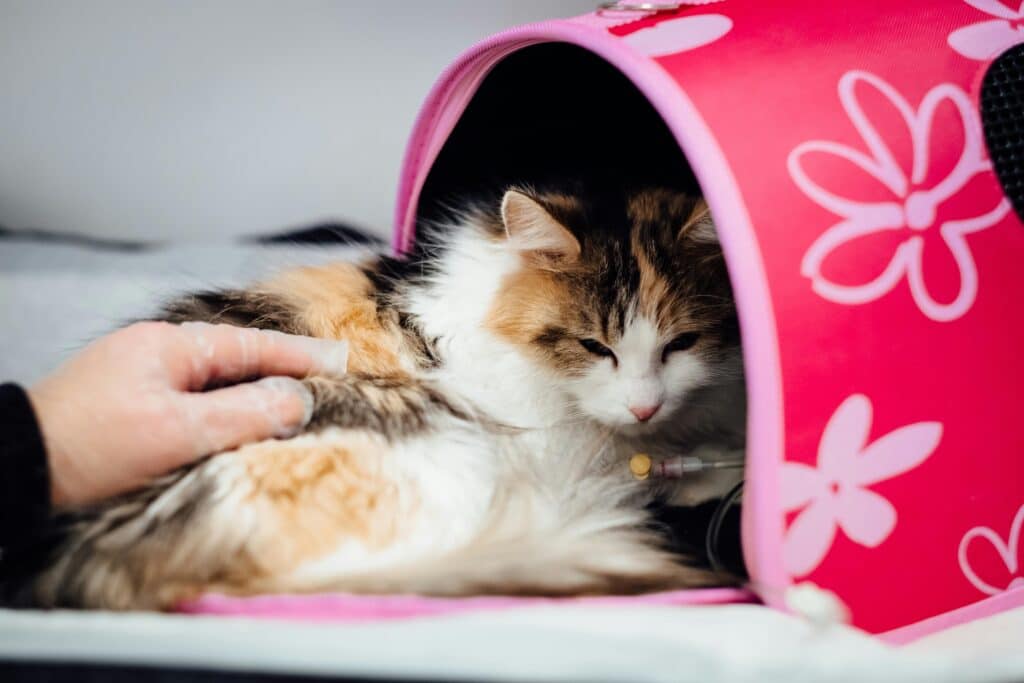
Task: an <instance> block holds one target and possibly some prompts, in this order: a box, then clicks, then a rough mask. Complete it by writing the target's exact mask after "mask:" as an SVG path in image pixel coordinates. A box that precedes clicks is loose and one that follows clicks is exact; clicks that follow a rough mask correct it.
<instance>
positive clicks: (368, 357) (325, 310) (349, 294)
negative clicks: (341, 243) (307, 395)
mask: <svg viewBox="0 0 1024 683" xmlns="http://www.w3.org/2000/svg"><path fill="white" fill-rule="evenodd" d="M261 289H262V290H263V291H266V292H268V293H271V294H274V295H276V296H279V297H282V298H284V299H285V300H287V301H288V302H289V303H291V304H292V305H293V306H295V308H296V310H297V317H298V318H299V320H300V321H301V323H302V325H303V326H305V327H306V328H307V330H308V333H309V334H310V335H312V336H314V337H325V338H328V339H346V340H348V342H349V372H353V373H361V374H366V375H373V376H377V377H387V376H394V375H405V374H407V373H409V372H410V371H411V370H412V367H411V361H410V356H409V354H408V352H407V351H406V350H405V349H404V339H403V336H402V333H401V330H400V329H399V328H398V325H397V322H396V321H393V320H390V319H386V318H382V317H381V312H380V311H379V309H378V307H377V303H376V301H374V299H373V297H372V293H373V285H372V283H371V282H370V280H369V278H367V277H366V274H365V273H363V271H362V270H360V269H359V267H358V266H356V265H353V264H350V263H336V264H332V265H328V266H321V267H309V268H299V269H297V270H291V271H288V272H286V273H283V274H281V275H279V276H278V277H276V278H274V279H273V280H271V281H269V282H267V283H265V284H264V285H263V286H262V287H261Z"/></svg>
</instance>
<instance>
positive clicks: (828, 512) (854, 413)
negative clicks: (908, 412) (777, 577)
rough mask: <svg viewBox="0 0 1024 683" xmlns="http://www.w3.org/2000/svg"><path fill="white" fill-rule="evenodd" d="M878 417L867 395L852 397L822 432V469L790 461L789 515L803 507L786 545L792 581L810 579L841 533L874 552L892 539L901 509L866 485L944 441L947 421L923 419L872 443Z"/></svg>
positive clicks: (785, 474)
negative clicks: (870, 437)
mask: <svg viewBox="0 0 1024 683" xmlns="http://www.w3.org/2000/svg"><path fill="white" fill-rule="evenodd" d="M871 420H872V406H871V401H870V400H869V399H868V397H867V396H864V395H863V394H853V395H851V396H848V397H847V398H846V400H844V401H843V402H842V403H841V404H840V405H839V407H838V408H836V410H835V412H833V413H832V417H831V418H829V421H828V424H826V425H825V429H824V430H823V431H822V436H821V440H820V441H819V443H818V461H817V467H812V466H810V465H805V464H802V463H796V462H786V463H783V466H782V478H781V480H782V505H783V511H784V512H792V511H794V510H799V513H798V514H797V516H796V518H795V519H794V520H793V521H792V523H791V524H790V525H789V529H788V530H787V531H786V537H785V540H784V542H783V558H784V559H785V563H786V568H787V570H788V571H789V572H790V575H791V576H794V577H795V576H803V575H805V574H809V573H810V572H812V571H814V569H815V568H817V566H818V565H819V564H821V562H822V560H824V559H825V556H826V555H827V554H828V551H829V548H831V546H832V542H833V540H834V539H835V535H836V530H837V529H842V531H843V533H844V534H846V536H847V537H848V538H849V539H850V540H851V541H853V542H854V543H857V544H859V545H862V546H864V547H867V548H874V547H876V546H878V545H880V544H881V543H882V542H883V541H885V539H887V538H888V537H889V536H890V535H891V534H892V532H893V530H894V529H895V528H896V523H897V519H898V515H897V511H896V508H895V507H894V506H893V505H892V503H891V502H889V501H888V500H887V499H886V498H884V497H883V496H881V495H880V494H878V493H877V492H875V491H871V490H869V489H867V488H866V487H867V486H868V485H870V484H875V483H878V482H880V481H884V480H886V479H890V478H892V477H894V476H897V475H900V474H903V473H905V472H907V471H909V470H911V469H913V468H915V467H917V466H918V465H920V464H921V463H922V462H924V461H925V460H927V459H928V457H929V456H931V454H932V453H933V452H934V451H935V449H936V448H937V447H938V445H939V440H940V439H941V437H942V425H941V424H940V423H938V422H918V423H914V424H910V425H907V426H904V427H900V428H899V429H896V430H893V431H892V432H889V433H888V434H886V435H884V436H882V437H879V438H878V439H876V440H875V441H872V442H870V443H869V442H868V436H869V435H870V432H871ZM801 508H802V510H801Z"/></svg>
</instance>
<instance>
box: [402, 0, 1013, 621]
mask: <svg viewBox="0 0 1024 683" xmlns="http://www.w3.org/2000/svg"><path fill="white" fill-rule="evenodd" d="M1018 5H1019V2H1018V1H1017V0H1012V3H1011V2H1010V0H1007V1H1006V3H1004V2H1000V1H999V0H945V1H941V2H940V1H937V0H905V1H903V2H899V3H892V2H881V1H880V0H868V1H862V2H855V3H842V4H836V3H825V2H818V1H816V0H789V1H788V2H763V0H722V1H720V2H703V3H698V2H694V3H660V5H659V9H652V5H651V4H649V3H648V4H645V3H630V2H619V3H612V4H611V7H608V8H606V9H604V10H601V11H597V12H595V13H593V14H590V15H586V16H583V17H579V18H575V19H570V20H564V21H551V22H545V23H540V24H535V25H531V26H525V27H522V28H517V29H514V30H510V31H507V32H504V33H501V34H499V35H497V36H495V37H493V38H491V39H490V40H487V41H485V42H483V43H481V44H479V45H477V46H476V47H474V48H473V49H472V50H470V51H469V52H468V53H466V54H465V55H464V56H463V57H462V58H461V59H459V60H458V61H457V62H456V63H455V64H454V65H453V66H452V67H451V68H450V69H448V71H446V72H445V74H444V75H443V76H442V77H441V79H440V81H439V82H438V84H437V85H436V87H435V88H434V90H433V92H432V93H431V94H430V96H429V97H428V99H427V102H426V105H425V106H424V108H423V111H422V113H421V115H420V117H419V120H418V121H417V123H416V126H415V129H414V131H413V134H412V139H411V142H410V145H409V149H408V152H407V157H406V161H405V166H404V171H403V175H402V179H401V188H400V194H399V198H398V206H397V213H396V223H397V226H396V227H397V231H396V247H397V248H398V249H399V250H405V249H407V248H409V246H410V245H411V244H412V241H413V239H414V234H413V232H414V225H415V222H416V220H417V217H418V216H423V215H424V213H425V212H426V213H428V212H429V211H430V210H431V209H430V207H431V206H433V205H435V204H439V203H440V202H441V201H442V200H443V199H444V198H445V197H446V196H450V195H451V194H452V193H455V192H457V191H459V190H460V189H463V188H465V187H469V186H471V185H472V184H473V183H474V182H477V181H479V180H480V179H482V178H484V177H486V178H487V179H488V180H501V179H502V178H503V177H507V178H508V179H521V178H524V177H525V178H527V179H529V178H530V177H531V173H535V172H539V171H540V167H541V166H543V167H544V170H545V171H546V172H552V171H553V172H555V173H557V172H559V170H561V169H562V168H565V164H567V163H569V162H570V161H575V162H576V163H585V164H600V163H605V164H613V165H616V166H617V167H618V168H619V169H623V168H624V169H635V170H636V173H637V174H638V175H640V174H643V173H646V172H647V171H652V170H663V169H665V168H672V167H673V164H676V165H677V166H679V167H682V168H683V169H684V170H685V171H686V172H689V171H690V170H692V174H693V177H694V178H695V180H696V182H697V183H699V186H700V188H701V189H702V190H703V193H704V194H705V196H706V197H707V199H708V202H709V204H710V206H711V209H712V212H713V214H714V216H715V218H716V221H717V224H718V226H719V230H720V238H721V241H722V246H723V248H724V250H725V254H726V257H727V259H728V264H729V268H730V271H731V276H732V280H733V283H734V287H735V292H736V297H737V302H738V307H739V313H740V319H741V325H742V331H743V341H744V353H745V358H746V367H747V377H748V393H749V399H750V401H749V437H748V440H749V446H748V455H747V458H748V465H747V486H746V490H745V493H744V507H743V546H744V555H745V557H746V562H747V566H748V569H749V571H750V574H751V580H752V587H753V590H754V591H755V592H757V593H758V594H759V596H760V597H761V598H762V599H763V600H764V601H765V602H767V603H768V604H770V605H776V606H782V603H783V595H784V593H785V589H786V587H788V586H791V585H793V584H796V583H801V582H805V581H806V582H812V583H814V584H817V585H818V586H821V587H824V588H827V589H829V590H831V591H832V592H834V593H835V594H836V595H837V596H838V597H839V598H841V600H842V601H843V602H844V603H845V604H846V605H847V606H848V607H849V609H850V611H851V613H852V618H853V623H854V624H855V625H857V626H860V627H861V628H864V629H866V630H868V631H870V632H873V633H888V634H889V636H890V637H891V639H893V640H895V641H905V640H909V639H911V638H913V637H915V636H916V635H918V634H922V633H924V632H927V631H931V630H935V629H937V628H941V627H943V626H945V625H949V624H952V623H958V622H961V621H965V620H968V619H972V618H975V617H978V616H982V615H986V614H989V613H992V612H996V611H999V610H1003V609H1006V608H1009V607H1011V606H1015V605H1024V539H1022V533H1024V530H1022V527H1024V417H1022V415H1021V408H1022V407H1024V406H1022V402H1021V400H1020V398H1019V396H1020V393H1019V392H1020V389H1021V385H1022V384H1024V362H1022V361H1021V355H1022V353H1024V346H1022V342H1024V317H1022V315H1021V305H1022V304H1021V302H1022V300H1024V278H1022V277H1021V275H1020V273H1021V269H1022V268H1024V226H1022V224H1021V220H1020V219H1019V217H1018V215H1017V214H1016V213H1015V210H1014V203H1016V210H1017V211H1021V210H1024V194H1022V188H1024V171H1022V167H1024V115H1022V112H1024V108H1022V102H1024V85H1022V82H1024V81H1022V76H1021V73H1022V66H1024V53H1022V52H1021V48H1019V47H1018V48H1014V47H1013V46H1014V45H1016V44H1017V43H1020V42H1022V41H1024V7H1021V6H1018ZM1003 53H1005V54H1004V55H1003V57H1002V58H1000V59H996V58H997V57H999V56H1000V55H1001V54H1003ZM1014 98H1016V99H1014ZM720 595H723V596H725V597H733V594H731V593H728V592H726V593H721V594H720ZM705 597H707V596H705ZM694 600H695V601H704V600H703V599H702V598H700V597H699V596H697V595H694Z"/></svg>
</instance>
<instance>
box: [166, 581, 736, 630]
mask: <svg viewBox="0 0 1024 683" xmlns="http://www.w3.org/2000/svg"><path fill="white" fill-rule="evenodd" d="M727 602H756V598H755V597H754V596H753V595H752V594H751V593H749V592H747V591H745V590H741V589H737V588H710V589H704V590H688V591H671V592H666V593H650V594H647V595H637V596H602V597H580V598H521V597H504V596H498V597H472V598H431V597H423V596H418V595H347V594H340V593H332V594H323V595H266V596H259V597H254V598H235V597H229V596H226V595H216V594H210V595H205V596H203V597H201V598H199V599H198V600H195V601H193V602H188V603H184V604H182V605H180V606H179V607H178V611H180V612H184V613H187V614H208V615H209V614H215V615H222V616H245V617H257V618H266V619H291V620H296V621H348V622H360V621H376V620H381V619H407V618H412V617H428V616H438V615H445V614H459V613H464V612H472V611H478V610H502V609H510V608H515V607H531V606H536V605H601V606H608V605H619V606H628V605H667V606H684V605H709V604H719V603H727Z"/></svg>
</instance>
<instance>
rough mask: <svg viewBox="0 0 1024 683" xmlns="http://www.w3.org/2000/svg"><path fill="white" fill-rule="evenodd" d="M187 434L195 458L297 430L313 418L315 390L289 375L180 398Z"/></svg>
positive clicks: (286, 434)
mask: <svg viewBox="0 0 1024 683" xmlns="http://www.w3.org/2000/svg"><path fill="white" fill-rule="evenodd" d="M181 400H182V401H183V402H184V404H185V408H186V409H185V411H184V413H185V415H186V419H187V421H188V424H186V425H185V429H186V430H187V431H186V433H187V434H191V435H194V436H193V439H194V441H195V445H194V447H193V452H194V455H195V457H197V458H198V457H202V456H205V455H210V454H211V453H219V452H220V451H225V450H230V449H232V448H237V447H238V446H241V445H243V444H246V443H249V442H252V441H261V440H263V439H271V438H287V437H290V436H294V435H295V434H298V433H299V432H300V431H301V430H302V428H303V427H305V426H306V425H307V424H309V420H310V418H311V417H312V416H313V393H312V392H311V391H310V390H309V388H307V387H306V385H304V384H303V383H302V382H300V381H298V380H297V379H292V378H291V377H264V378H263V379H261V380H259V381H257V382H249V383H246V384H237V385H235V386H231V387H227V388H224V389H217V390H214V391H207V392H203V393H193V394H185V395H183V396H181Z"/></svg>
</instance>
